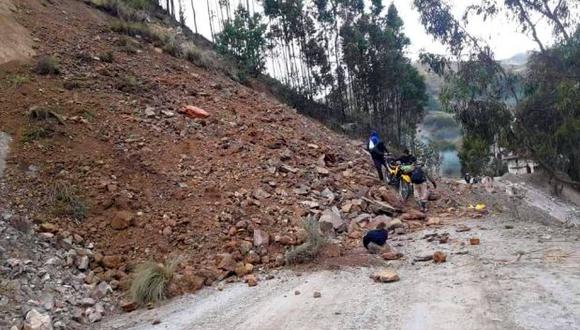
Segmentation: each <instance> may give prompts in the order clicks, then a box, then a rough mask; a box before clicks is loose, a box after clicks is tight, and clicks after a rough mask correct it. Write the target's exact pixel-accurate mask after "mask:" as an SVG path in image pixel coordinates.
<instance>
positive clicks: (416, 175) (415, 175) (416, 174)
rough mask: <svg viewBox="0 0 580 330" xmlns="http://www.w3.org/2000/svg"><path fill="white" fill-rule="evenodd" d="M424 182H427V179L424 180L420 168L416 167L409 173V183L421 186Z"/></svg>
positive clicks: (423, 174)
mask: <svg viewBox="0 0 580 330" xmlns="http://www.w3.org/2000/svg"><path fill="white" fill-rule="evenodd" d="M425 181H427V179H426V178H425V172H423V169H422V168H420V167H417V168H415V169H414V170H413V172H411V182H413V183H416V184H421V183H424V182H425Z"/></svg>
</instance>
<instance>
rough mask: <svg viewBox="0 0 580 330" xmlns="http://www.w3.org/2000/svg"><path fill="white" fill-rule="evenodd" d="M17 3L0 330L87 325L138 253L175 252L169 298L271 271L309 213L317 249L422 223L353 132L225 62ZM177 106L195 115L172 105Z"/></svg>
mask: <svg viewBox="0 0 580 330" xmlns="http://www.w3.org/2000/svg"><path fill="white" fill-rule="evenodd" d="M15 8H16V9H15V10H14V11H13V16H14V19H15V20H16V21H18V22H19V24H21V25H22V26H23V27H24V28H26V30H27V31H28V32H29V33H30V34H31V36H32V38H33V40H34V45H33V47H34V49H35V51H36V53H37V54H39V56H38V57H36V58H34V59H33V60H32V61H29V62H28V63H24V64H14V63H7V64H4V65H2V66H0V99H1V100H2V102H0V108H1V109H0V110H1V111H0V131H3V132H5V133H7V134H8V135H10V136H11V139H12V142H11V143H10V153H9V155H8V158H7V160H6V163H7V165H6V170H5V173H4V178H3V184H2V186H1V189H2V191H1V198H0V213H1V215H2V219H1V221H2V226H1V227H0V230H1V231H2V233H3V236H4V235H6V237H9V239H6V240H4V239H3V241H2V242H0V246H1V247H2V250H1V251H2V255H1V256H0V264H1V266H2V268H0V275H1V278H0V279H1V280H2V290H10V291H9V292H10V294H8V295H6V296H4V298H2V300H0V311H2V320H1V321H0V327H2V328H10V327H11V326H17V327H18V326H20V325H22V324H24V325H26V326H27V327H28V328H27V329H44V328H42V327H34V326H32V325H38V324H41V323H42V322H49V323H51V324H52V325H53V326H55V327H60V328H67V329H74V328H81V327H84V326H86V324H89V323H91V322H97V321H98V320H100V318H101V317H102V316H103V315H104V314H106V313H111V312H114V311H115V310H118V309H119V304H117V301H118V299H119V297H121V296H122V295H123V292H124V290H125V289H126V288H127V285H128V283H129V280H130V274H131V271H132V270H133V268H134V266H135V264H136V263H138V262H141V261H144V260H155V261H163V260H165V259H167V258H179V259H178V260H180V263H179V266H178V269H177V276H178V278H179V279H180V280H179V281H175V282H176V283H178V285H176V286H175V287H173V288H172V293H173V294H179V293H182V292H193V291H195V290H197V289H199V288H201V287H202V286H204V285H212V284H213V283H214V282H215V281H216V280H223V279H226V278H228V279H229V280H239V279H241V278H242V277H243V275H245V274H247V273H248V272H252V271H253V272H255V273H257V272H259V271H261V270H265V269H269V268H272V267H280V266H282V265H284V263H285V260H284V255H283V254H284V252H285V251H286V250H287V249H288V248H289V247H291V246H294V245H297V244H300V243H301V242H303V241H304V239H305V234H304V230H303V229H302V226H301V224H302V220H303V219H304V218H305V217H306V216H307V215H314V216H316V218H317V219H318V218H320V221H321V222H327V223H330V225H329V226H324V227H325V228H327V230H328V232H327V234H328V235H330V236H331V237H333V238H334V240H333V242H334V243H333V244H332V245H331V248H328V249H327V250H328V251H325V253H324V256H325V257H338V256H340V255H342V254H347V253H348V251H349V250H350V249H352V248H353V247H356V246H359V245H360V242H359V239H360V237H361V236H362V234H363V232H364V230H366V228H369V227H371V226H373V225H375V224H376V223H378V222H387V223H388V224H389V225H390V226H391V228H393V229H394V228H398V229H397V230H398V231H399V232H404V231H407V230H410V229H413V228H418V227H421V226H423V225H424V224H425V223H426V222H427V221H426V220H427V219H426V217H425V215H424V214H421V213H419V212H417V211H413V210H412V207H408V206H405V205H402V204H401V203H400V202H399V200H398V199H397V197H396V194H395V193H394V192H393V191H391V190H388V189H387V188H385V187H382V185H381V183H380V182H379V181H378V180H376V179H375V175H374V173H373V172H372V171H371V168H370V166H369V161H368V159H367V156H366V154H365V153H364V152H363V151H362V148H361V144H360V143H358V142H353V141H350V140H347V139H346V138H344V137H341V136H339V135H337V134H335V133H334V132H332V131H329V130H328V129H326V128H325V127H323V126H322V125H320V124H319V123H317V122H315V121H313V120H311V119H308V118H305V117H302V116H300V115H298V114H297V113H296V111H295V110H294V109H291V108H289V107H287V106H285V105H282V104H280V103H278V102H277V101H276V100H275V99H273V98H272V97H270V96H268V95H266V94H264V93H261V92H257V91H255V90H253V89H250V88H247V87H245V86H243V85H240V84H239V83H237V82H235V81H233V80H231V79H230V78H228V77H227V76H226V75H224V74H223V73H221V72H222V71H223V70H218V69H211V68H210V69H209V70H208V69H204V68H201V67H198V66H196V65H194V64H192V63H191V62H189V61H187V60H185V59H177V58H175V57H173V56H171V55H170V54H168V52H167V51H164V50H162V49H160V48H156V47H155V46H154V45H153V44H151V43H149V42H146V41H144V40H143V38H141V37H140V36H139V35H137V36H134V37H128V36H125V35H121V34H118V33H116V32H113V31H112V30H111V25H112V24H115V22H117V18H114V17H112V16H109V15H108V14H106V13H104V12H101V11H99V10H97V9H95V8H94V7H91V6H89V5H87V4H86V3H85V2H82V1H78V0H59V1H53V0H51V1H47V0H42V1H36V0H22V1H18V3H17V5H16V7H15ZM43 56H50V60H49V59H48V58H47V57H43ZM55 60H56V61H55ZM47 61H48V62H51V61H55V63H48V64H47ZM38 62H40V63H43V64H44V65H45V66H47V65H48V66H49V67H50V68H51V70H39V67H38V65H37V63H38ZM40 69H42V67H41V68H40ZM52 69H54V70H52ZM39 73H43V74H39ZM44 73H49V74H44ZM186 105H193V106H196V107H199V108H202V109H204V110H205V111H207V112H208V113H209V117H207V118H191V117H188V116H185V115H183V114H182V113H181V109H182V108H183V107H184V106H186ZM440 195H442V198H441V199H440V200H439V202H437V204H436V205H434V206H433V210H440V211H441V212H445V214H443V215H442V216H450V215H451V213H449V212H455V210H456V209H455V208H454V207H455V206H456V205H455V203H454V202H453V201H452V198H450V197H449V196H447V195H446V194H445V193H442V194H440ZM409 203H411V202H409ZM410 205H411V204H410ZM450 207H451V208H450ZM449 208H450V209H449ZM396 217H399V218H398V219H395V218H396ZM437 222H438V219H436V218H433V219H431V222H430V223H431V224H436V223H437ZM24 243H25V244H24ZM240 264H241V265H242V266H243V267H242V270H240V267H239V266H240ZM8 288H11V289H8ZM14 288H16V289H14ZM112 291H113V292H114V293H113V294H111V292H112ZM120 305H121V307H124V308H125V309H127V310H130V309H132V308H134V306H133V305H132V304H131V302H130V301H122V302H121V304H120ZM39 322H40V323H39ZM31 324H32V325H31Z"/></svg>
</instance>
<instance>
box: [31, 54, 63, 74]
mask: <svg viewBox="0 0 580 330" xmlns="http://www.w3.org/2000/svg"><path fill="white" fill-rule="evenodd" d="M34 72H36V73H37V74H41V75H48V74H59V73H60V65H59V62H58V59H57V58H56V57H54V56H42V57H40V58H39V59H38V62H36V66H35V67H34Z"/></svg>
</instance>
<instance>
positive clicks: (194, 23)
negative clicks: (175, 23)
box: [191, 0, 198, 33]
mask: <svg viewBox="0 0 580 330" xmlns="http://www.w3.org/2000/svg"><path fill="white" fill-rule="evenodd" d="M191 10H192V11H193V27H194V29H195V33H198V32H197V18H196V16H195V6H194V5H193V0H191Z"/></svg>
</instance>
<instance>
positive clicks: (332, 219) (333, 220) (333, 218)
mask: <svg viewBox="0 0 580 330" xmlns="http://www.w3.org/2000/svg"><path fill="white" fill-rule="evenodd" d="M318 221H319V222H320V223H321V224H322V223H325V222H326V223H330V224H332V228H334V230H335V231H344V230H345V229H346V224H345V222H344V220H343V219H342V217H341V215H340V211H339V210H338V209H337V208H336V207H332V208H330V209H326V210H324V212H322V215H321V216H320V219H319V220H318Z"/></svg>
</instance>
